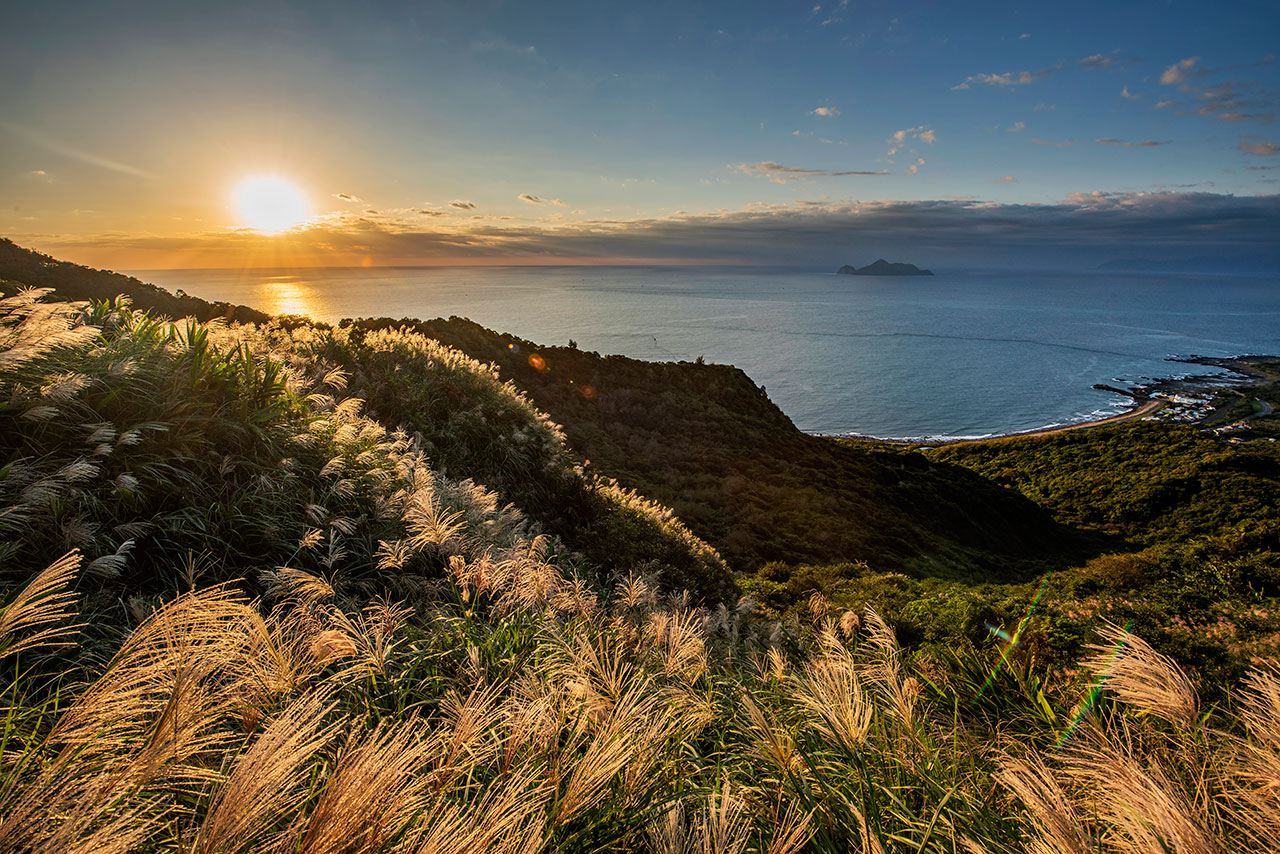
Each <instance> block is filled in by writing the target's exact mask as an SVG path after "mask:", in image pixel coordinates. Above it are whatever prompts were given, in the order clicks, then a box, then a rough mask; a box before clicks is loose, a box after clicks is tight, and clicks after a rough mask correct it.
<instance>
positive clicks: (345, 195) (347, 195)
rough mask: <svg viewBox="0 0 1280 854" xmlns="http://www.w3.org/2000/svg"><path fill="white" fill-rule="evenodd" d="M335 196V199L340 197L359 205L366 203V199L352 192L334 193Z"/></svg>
mask: <svg viewBox="0 0 1280 854" xmlns="http://www.w3.org/2000/svg"><path fill="white" fill-rule="evenodd" d="M333 197H334V198H335V199H340V200H342V201H344V202H351V203H353V204H357V205H362V204H364V199H361V198H360V197H359V196H353V195H351V194H350V193H334V194H333Z"/></svg>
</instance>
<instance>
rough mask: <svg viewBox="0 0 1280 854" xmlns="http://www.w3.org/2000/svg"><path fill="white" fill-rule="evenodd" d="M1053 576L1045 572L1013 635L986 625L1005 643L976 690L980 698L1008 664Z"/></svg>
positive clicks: (988, 624) (996, 627) (988, 629)
mask: <svg viewBox="0 0 1280 854" xmlns="http://www.w3.org/2000/svg"><path fill="white" fill-rule="evenodd" d="M1051 575H1053V573H1051V572H1046V573H1045V574H1044V577H1043V578H1041V579H1040V585H1039V586H1038V587H1036V592H1035V594H1034V595H1032V597H1031V603H1030V604H1029V605H1027V613H1026V614H1024V615H1023V616H1022V619H1021V620H1019V621H1018V627H1017V628H1015V629H1014V630H1013V634H1009V633H1008V632H1006V631H1005V630H1004V629H1002V628H1000V627H998V626H993V625H991V624H990V623H987V631H989V632H991V634H993V635H995V636H996V637H998V638H1000V639H1001V640H1002V641H1004V642H1005V645H1004V649H1002V650H1001V651H1000V661H999V662H997V663H996V666H995V669H993V670H992V671H991V673H990V674H989V675H988V676H987V681H986V682H984V683H982V687H981V688H979V689H978V696H979V697H981V696H982V695H983V694H984V693H986V690H987V689H988V688H990V687H991V685H992V683H994V682H995V681H996V677H997V676H999V675H1000V673H1001V671H1003V670H1004V668H1005V665H1007V664H1008V663H1009V654H1010V653H1011V652H1013V649H1014V647H1016V646H1017V645H1018V641H1020V640H1021V639H1022V631H1023V629H1025V628H1026V627H1027V624H1028V623H1029V622H1031V615H1032V614H1034V613H1035V610H1036V605H1037V604H1038V603H1039V602H1040V597H1042V596H1044V591H1045V587H1046V586H1047V585H1048V584H1049V577H1050V576H1051Z"/></svg>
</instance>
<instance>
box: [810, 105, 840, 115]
mask: <svg viewBox="0 0 1280 854" xmlns="http://www.w3.org/2000/svg"><path fill="white" fill-rule="evenodd" d="M809 115H811V116H838V115H840V110H839V108H837V107H815V108H814V109H812V110H810V111H809Z"/></svg>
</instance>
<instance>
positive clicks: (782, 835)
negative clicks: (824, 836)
mask: <svg viewBox="0 0 1280 854" xmlns="http://www.w3.org/2000/svg"><path fill="white" fill-rule="evenodd" d="M816 831H817V828H816V827H814V826H813V813H812V812H807V813H804V814H801V813H800V811H799V810H797V809H796V808H795V806H794V805H793V806H791V807H788V808H787V811H786V813H785V814H784V815H783V816H782V821H780V822H779V823H778V826H777V827H776V828H774V830H773V837H772V839H770V840H769V848H768V849H767V854H796V852H797V851H800V850H801V849H802V848H804V846H805V845H807V844H809V840H810V839H812V838H813V834H814V833H815V832H816Z"/></svg>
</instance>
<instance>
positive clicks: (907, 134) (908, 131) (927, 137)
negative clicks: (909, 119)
mask: <svg viewBox="0 0 1280 854" xmlns="http://www.w3.org/2000/svg"><path fill="white" fill-rule="evenodd" d="M908 139H919V140H923V141H924V142H927V143H929V144H930V145H932V144H933V143H934V142H935V141H937V139H938V135H937V134H936V133H935V132H934V131H933V130H932V129H931V128H928V126H927V125H920V126H919V127H913V128H903V129H902V130H896V131H894V132H893V133H892V134H890V136H889V139H888V141H889V142H891V143H894V144H895V145H902V144H903V143H904V142H906V141H907V140H908ZM889 153H890V154H894V153H895V152H892V151H891V152H889Z"/></svg>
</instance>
